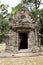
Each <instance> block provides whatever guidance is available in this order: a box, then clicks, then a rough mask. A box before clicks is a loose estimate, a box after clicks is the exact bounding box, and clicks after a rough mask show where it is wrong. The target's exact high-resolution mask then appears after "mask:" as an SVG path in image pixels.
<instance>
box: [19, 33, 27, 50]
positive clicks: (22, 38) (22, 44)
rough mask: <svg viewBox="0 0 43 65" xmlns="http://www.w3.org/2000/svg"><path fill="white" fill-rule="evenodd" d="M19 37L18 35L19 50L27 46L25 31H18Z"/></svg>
mask: <svg viewBox="0 0 43 65" xmlns="http://www.w3.org/2000/svg"><path fill="white" fill-rule="evenodd" d="M19 37H20V45H19V50H20V49H27V48H28V43H27V41H28V40H27V39H28V38H27V33H19Z"/></svg>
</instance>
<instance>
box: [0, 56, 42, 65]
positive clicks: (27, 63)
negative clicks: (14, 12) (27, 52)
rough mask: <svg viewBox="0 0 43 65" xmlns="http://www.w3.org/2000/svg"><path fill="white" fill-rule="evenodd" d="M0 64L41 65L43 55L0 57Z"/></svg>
mask: <svg viewBox="0 0 43 65" xmlns="http://www.w3.org/2000/svg"><path fill="white" fill-rule="evenodd" d="M0 65H43V56H34V57H15V58H0Z"/></svg>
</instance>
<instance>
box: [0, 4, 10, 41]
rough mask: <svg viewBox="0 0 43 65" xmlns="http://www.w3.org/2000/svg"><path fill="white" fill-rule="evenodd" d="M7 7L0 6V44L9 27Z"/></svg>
mask: <svg viewBox="0 0 43 65" xmlns="http://www.w3.org/2000/svg"><path fill="white" fill-rule="evenodd" d="M7 7H8V5H4V4H1V5H0V42H1V41H2V40H3V39H4V35H5V33H6V32H7V30H8V27H9V19H8V10H7Z"/></svg>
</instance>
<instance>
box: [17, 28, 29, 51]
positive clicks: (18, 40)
mask: <svg viewBox="0 0 43 65" xmlns="http://www.w3.org/2000/svg"><path fill="white" fill-rule="evenodd" d="M19 33H27V43H28V35H29V31H28V30H26V29H25V31H24V30H17V47H18V48H17V49H18V51H20V50H19V45H20V38H19ZM28 46H29V45H28ZM28 48H29V47H28ZM21 50H26V49H21Z"/></svg>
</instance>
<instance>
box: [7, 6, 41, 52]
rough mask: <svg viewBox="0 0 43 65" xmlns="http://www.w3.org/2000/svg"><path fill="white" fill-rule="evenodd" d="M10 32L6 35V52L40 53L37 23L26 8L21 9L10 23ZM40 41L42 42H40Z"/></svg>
mask: <svg viewBox="0 0 43 65" xmlns="http://www.w3.org/2000/svg"><path fill="white" fill-rule="evenodd" d="M9 25H10V30H9V31H8V33H7V34H6V35H7V36H8V38H7V40H6V51H9V52H14V53H17V52H38V51H40V43H39V42H38V35H37V21H35V18H34V17H33V15H32V13H31V12H30V11H29V10H28V8H26V7H25V6H23V7H21V8H20V9H19V10H18V11H17V12H16V13H15V14H14V15H13V17H12V19H11V21H10V24H9ZM39 41H40V40H39Z"/></svg>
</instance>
